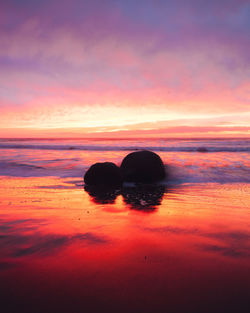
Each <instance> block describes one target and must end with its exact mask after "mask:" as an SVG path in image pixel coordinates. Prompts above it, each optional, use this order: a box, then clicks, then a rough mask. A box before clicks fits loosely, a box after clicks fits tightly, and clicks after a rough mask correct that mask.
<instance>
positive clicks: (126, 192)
mask: <svg viewBox="0 0 250 313" xmlns="http://www.w3.org/2000/svg"><path fill="white" fill-rule="evenodd" d="M165 192H166V187H164V186H157V185H138V186H136V187H126V188H123V189H122V196H123V199H124V202H125V203H126V204H127V205H129V208H130V209H133V210H139V211H143V212H154V211H155V210H156V209H157V207H158V206H159V205H160V204H161V201H162V198H163V195H164V193H165Z"/></svg>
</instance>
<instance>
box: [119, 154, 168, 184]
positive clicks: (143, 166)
mask: <svg viewBox="0 0 250 313" xmlns="http://www.w3.org/2000/svg"><path fill="white" fill-rule="evenodd" d="M120 168H121V174H122V178H123V180H124V181H127V182H135V183H154V182H157V181H160V180H162V179H164V178H165V177H166V172H165V168H164V165H163V162H162V160H161V158H160V157H159V156H158V155H157V154H156V153H154V152H152V151H148V150H142V151H136V152H132V153H130V154H128V155H127V156H126V157H125V158H124V159H123V161H122V164H121V167H120Z"/></svg>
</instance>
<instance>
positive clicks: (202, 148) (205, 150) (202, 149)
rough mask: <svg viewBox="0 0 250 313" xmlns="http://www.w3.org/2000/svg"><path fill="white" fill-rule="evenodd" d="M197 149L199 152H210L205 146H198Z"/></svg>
mask: <svg viewBox="0 0 250 313" xmlns="http://www.w3.org/2000/svg"><path fill="white" fill-rule="evenodd" d="M196 151H197V152H208V150H207V148H205V147H199V148H197V150H196Z"/></svg>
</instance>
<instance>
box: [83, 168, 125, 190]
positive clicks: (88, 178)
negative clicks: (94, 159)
mask: <svg viewBox="0 0 250 313" xmlns="http://www.w3.org/2000/svg"><path fill="white" fill-rule="evenodd" d="M84 182H85V184H86V185H90V186H102V185H103V186H120V185H121V183H122V179H121V173H120V169H119V167H118V166H116V165H115V164H114V163H112V162H104V163H95V164H93V165H92V166H91V167H90V168H89V169H88V171H87V172H86V174H85V175H84Z"/></svg>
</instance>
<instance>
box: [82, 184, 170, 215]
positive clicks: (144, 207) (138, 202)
mask: <svg viewBox="0 0 250 313" xmlns="http://www.w3.org/2000/svg"><path fill="white" fill-rule="evenodd" d="M84 190H85V191H86V192H87V193H88V194H89V196H90V198H91V200H92V202H94V203H96V204H114V203H115V200H116V198H117V196H119V195H122V197H123V202H124V203H125V204H126V205H127V206H128V207H129V209H132V210H138V211H142V212H145V213H150V212H154V211H155V210H156V209H157V207H158V206H159V205H160V204H161V201H162V198H163V195H164V193H165V192H166V187H164V186H157V185H143V184H142V185H137V186H135V187H134V186H133V187H123V188H122V189H117V188H112V187H104V186H102V187H100V186H98V187H97V186H85V187H84Z"/></svg>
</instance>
